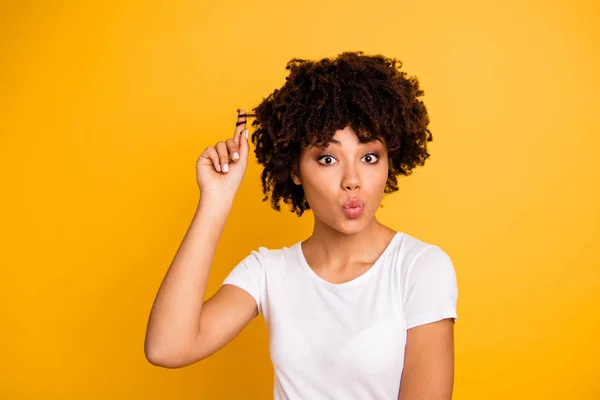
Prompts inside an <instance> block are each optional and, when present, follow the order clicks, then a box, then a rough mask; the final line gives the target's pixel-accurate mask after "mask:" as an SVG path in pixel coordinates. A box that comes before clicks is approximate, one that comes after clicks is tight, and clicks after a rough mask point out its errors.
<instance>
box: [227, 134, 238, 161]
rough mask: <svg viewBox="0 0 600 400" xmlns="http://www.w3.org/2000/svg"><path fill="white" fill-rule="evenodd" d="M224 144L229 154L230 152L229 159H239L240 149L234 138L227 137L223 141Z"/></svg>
mask: <svg viewBox="0 0 600 400" xmlns="http://www.w3.org/2000/svg"><path fill="white" fill-rule="evenodd" d="M225 144H226V145H227V150H228V151H229V154H231V160H232V161H237V160H239V159H240V149H239V146H238V144H237V143H236V142H235V140H233V139H231V138H230V139H227V140H226V141H225Z"/></svg>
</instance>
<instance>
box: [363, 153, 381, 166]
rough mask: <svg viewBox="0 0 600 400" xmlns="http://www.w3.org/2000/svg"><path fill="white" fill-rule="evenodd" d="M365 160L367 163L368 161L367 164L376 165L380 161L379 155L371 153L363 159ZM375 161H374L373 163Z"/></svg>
mask: <svg viewBox="0 0 600 400" xmlns="http://www.w3.org/2000/svg"><path fill="white" fill-rule="evenodd" d="M363 158H364V159H365V161H367V163H369V164H375V163H376V162H377V161H379V155H378V154H375V153H369V154H367V155H366V156H364V157H363ZM373 160H374V161H373Z"/></svg>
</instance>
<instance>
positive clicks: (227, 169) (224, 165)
mask: <svg viewBox="0 0 600 400" xmlns="http://www.w3.org/2000/svg"><path fill="white" fill-rule="evenodd" d="M223 172H229V165H227V164H223Z"/></svg>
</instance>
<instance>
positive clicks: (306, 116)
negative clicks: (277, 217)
mask: <svg viewBox="0 0 600 400" xmlns="http://www.w3.org/2000/svg"><path fill="white" fill-rule="evenodd" d="M401 67H402V62H401V61H400V60H397V59H395V58H387V57H384V56H382V55H365V54H364V52H362V51H356V52H343V53H341V54H340V55H338V56H337V57H336V58H333V59H331V58H324V59H321V60H318V61H312V60H304V59H299V58H293V59H291V60H290V61H289V62H288V63H287V65H286V69H287V70H290V73H289V76H287V77H286V82H285V84H284V85H283V87H282V88H281V89H275V91H274V92H273V93H271V94H270V95H269V96H268V97H267V98H263V101H262V102H261V103H260V104H259V105H258V106H256V107H255V108H253V114H248V116H254V117H255V119H254V121H252V127H253V128H255V130H254V132H253V133H252V136H251V138H252V142H253V144H254V145H255V150H254V153H255V155H256V158H257V160H258V163H259V164H261V165H263V167H264V168H263V172H262V175H261V181H262V190H263V194H265V197H264V198H263V201H266V200H267V199H268V198H269V194H270V195H271V206H272V207H273V208H274V209H275V210H277V211H280V206H279V202H280V200H282V201H283V202H284V203H286V204H290V203H291V211H292V212H295V213H296V214H297V215H298V216H301V215H302V214H303V213H304V211H305V210H308V209H310V206H309V204H308V202H307V200H306V197H305V195H304V190H303V188H302V185H296V184H295V183H294V182H293V181H292V174H297V172H298V159H299V156H300V150H301V148H302V147H303V146H306V145H315V146H326V145H327V144H328V143H329V141H330V140H331V139H332V138H333V136H334V134H335V132H336V131H337V130H341V129H344V128H345V127H346V126H348V125H350V127H351V128H352V130H353V131H354V132H355V133H356V134H357V136H358V138H359V140H360V142H361V143H366V142H369V141H372V140H374V139H378V138H379V139H383V142H384V143H385V145H386V148H387V153H388V160H389V172H388V179H387V182H386V187H385V190H384V193H393V192H395V191H397V190H398V181H397V175H399V174H402V175H405V176H408V175H410V174H411V173H412V170H413V168H415V167H416V166H418V165H423V164H424V163H425V160H426V159H427V158H429V156H430V155H429V153H428V152H427V142H430V141H432V140H433V136H432V134H431V132H430V131H429V129H428V128H427V126H428V125H429V116H428V114H427V109H426V107H425V105H424V104H423V102H422V101H421V100H420V99H419V97H420V96H422V95H423V94H424V91H423V90H421V89H419V81H418V79H417V78H416V77H408V78H407V77H406V72H403V71H400V68H401Z"/></svg>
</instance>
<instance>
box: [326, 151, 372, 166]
mask: <svg viewBox="0 0 600 400" xmlns="http://www.w3.org/2000/svg"><path fill="white" fill-rule="evenodd" d="M363 159H364V160H365V161H366V162H367V164H376V163H377V161H379V153H369V154H365V156H364V157H363ZM317 161H318V162H319V163H320V164H323V165H331V164H334V163H335V162H337V161H336V159H335V157H333V156H332V155H331V154H325V155H322V156H321V157H319V158H317Z"/></svg>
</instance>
